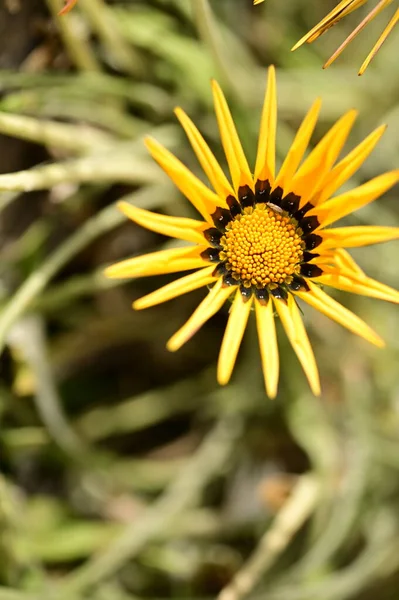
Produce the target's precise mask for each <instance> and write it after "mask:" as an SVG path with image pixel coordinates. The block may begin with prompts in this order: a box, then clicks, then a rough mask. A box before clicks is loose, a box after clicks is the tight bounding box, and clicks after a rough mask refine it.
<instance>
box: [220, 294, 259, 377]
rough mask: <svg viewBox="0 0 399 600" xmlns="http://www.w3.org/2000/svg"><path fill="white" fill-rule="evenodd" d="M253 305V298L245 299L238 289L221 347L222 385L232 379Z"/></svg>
mask: <svg viewBox="0 0 399 600" xmlns="http://www.w3.org/2000/svg"><path fill="white" fill-rule="evenodd" d="M251 305H252V298H250V299H249V300H247V301H245V300H244V299H243V297H242V295H241V292H240V290H237V292H236V294H235V298H234V301H233V304H232V306H231V309H230V315H229V320H228V322H227V327H226V331H225V334H224V336H223V342H222V346H221V348H220V354H219V360H218V370H217V378H218V382H219V383H220V385H226V384H227V383H228V382H229V381H230V377H231V374H232V372H233V369H234V365H235V362H236V359H237V354H238V350H239V348H240V345H241V341H242V338H243V336H244V332H245V328H246V326H247V323H248V317H249V313H250V311H251Z"/></svg>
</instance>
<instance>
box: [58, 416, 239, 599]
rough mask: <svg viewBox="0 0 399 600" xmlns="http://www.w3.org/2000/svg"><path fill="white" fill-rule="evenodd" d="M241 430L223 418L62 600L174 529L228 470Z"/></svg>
mask: <svg viewBox="0 0 399 600" xmlns="http://www.w3.org/2000/svg"><path fill="white" fill-rule="evenodd" d="M241 430H242V422H241V419H240V418H239V417H237V416H228V417H225V418H222V419H221V420H220V421H219V422H218V423H217V424H216V426H215V427H214V428H213V430H212V431H211V432H210V433H209V434H208V436H207V438H206V439H205V441H204V442H203V443H202V445H201V446H200V448H199V450H198V451H197V452H196V454H194V456H193V457H192V458H191V459H189V460H188V461H187V463H186V464H185V466H184V467H183V468H182V469H181V471H180V472H179V474H178V475H177V477H176V479H175V480H173V481H172V483H171V484H170V486H169V487H168V488H167V490H166V491H165V493H164V494H163V495H162V496H161V497H160V498H159V500H157V501H155V502H154V503H153V504H152V505H151V506H150V507H149V508H148V509H147V511H146V512H145V513H144V514H143V515H142V516H141V518H140V519H139V520H138V521H135V522H134V523H132V524H130V525H129V526H127V528H126V529H125V530H124V532H123V533H122V534H121V535H120V536H119V537H118V538H117V539H116V540H115V541H114V542H113V543H111V544H110V546H109V547H108V548H106V549H105V550H104V551H103V552H102V553H101V554H98V555H97V556H94V557H93V558H92V559H91V560H89V562H88V563H87V564H85V565H84V566H83V567H81V568H78V569H76V570H75V571H74V572H73V573H72V574H71V575H70V576H68V577H66V579H64V583H63V584H62V586H60V588H59V591H58V592H57V597H58V599H59V600H61V599H62V600H67V599H68V598H70V596H71V594H72V595H73V594H77V593H81V592H83V590H85V589H86V588H88V587H90V586H93V585H95V584H97V583H99V582H100V581H102V580H103V579H106V578H108V577H110V576H111V575H113V574H114V573H115V572H116V571H118V570H119V569H120V568H121V567H122V566H123V565H124V564H125V563H126V562H127V561H129V560H131V559H132V558H134V557H136V556H137V555H138V554H139V552H140V551H141V550H142V549H143V548H144V547H145V545H146V544H147V543H148V542H150V541H152V540H153V539H155V538H156V537H158V536H159V535H160V534H161V533H162V532H163V531H164V530H165V529H167V528H170V527H171V526H172V525H173V523H174V521H175V520H176V519H178V518H179V516H180V515H181V514H182V512H183V511H184V510H186V509H187V508H190V507H192V506H194V505H195V504H196V503H197V502H198V499H199V497H200V495H201V492H202V490H203V488H204V487H205V485H206V484H207V483H208V482H209V481H210V480H212V479H213V478H214V477H215V476H216V475H218V474H219V473H221V472H222V471H223V469H224V468H225V466H226V463H227V462H228V460H229V459H230V457H231V455H232V453H233V452H234V448H235V446H236V444H237V442H238V439H239V437H240V434H241Z"/></svg>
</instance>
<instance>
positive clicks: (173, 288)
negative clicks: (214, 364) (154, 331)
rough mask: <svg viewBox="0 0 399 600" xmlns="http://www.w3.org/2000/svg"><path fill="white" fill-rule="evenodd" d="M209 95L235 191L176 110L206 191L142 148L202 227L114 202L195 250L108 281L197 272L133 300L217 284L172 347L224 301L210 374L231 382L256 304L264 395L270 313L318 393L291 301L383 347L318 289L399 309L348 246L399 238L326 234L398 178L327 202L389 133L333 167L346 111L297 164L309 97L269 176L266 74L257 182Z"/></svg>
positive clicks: (129, 263)
mask: <svg viewBox="0 0 399 600" xmlns="http://www.w3.org/2000/svg"><path fill="white" fill-rule="evenodd" d="M213 94H214V102H215V110H216V116H217V120H218V124H219V129H220V135H221V139H222V144H223V148H224V151H225V154H226V158H227V162H228V165H229V169H230V174H231V182H232V183H230V181H228V179H227V178H226V176H225V175H224V173H223V171H222V169H221V167H220V166H219V164H218V163H217V161H216V159H215V157H214V155H213V154H212V152H211V150H210V149H209V147H208V146H207V144H206V143H205V141H204V139H203V137H202V136H201V134H200V132H199V131H198V129H197V128H196V127H195V125H194V124H193V123H192V121H191V120H190V119H189V117H188V116H187V115H186V114H185V113H184V112H183V110H182V109H180V108H178V109H176V115H177V117H178V119H179V121H180V123H181V124H182V126H183V128H184V130H185V132H186V134H187V136H188V138H189V140H190V142H191V145H192V147H193V149H194V151H195V153H196V155H197V157H198V159H199V162H200V163H201V166H202V168H203V170H204V171H205V174H206V176H207V178H208V179H209V181H210V183H211V185H212V188H213V190H212V189H210V188H209V187H207V186H206V185H204V183H202V182H201V181H200V180H199V179H198V178H197V177H195V176H194V175H193V174H192V173H191V172H190V171H189V170H188V169H187V168H186V167H185V166H184V165H183V164H182V163H181V162H180V161H179V160H178V159H177V158H176V157H175V156H173V155H172V154H171V153H170V152H169V151H168V150H166V149H165V148H164V147H162V146H161V145H160V144H158V143H157V142H156V141H155V140H153V139H147V142H146V143H147V146H148V148H149V150H150V152H151V154H152V156H153V157H154V159H155V160H156V161H157V162H158V163H159V164H160V166H161V167H162V168H163V169H164V170H165V171H166V173H167V174H168V175H169V177H170V178H171V179H172V180H173V181H174V183H175V184H176V185H177V187H178V188H179V189H180V191H181V192H182V193H183V194H184V195H185V196H186V197H187V198H188V200H189V201H190V202H191V203H192V204H193V206H194V207H195V209H196V210H197V211H198V212H199V213H200V214H201V216H202V220H194V219H190V218H178V217H172V216H167V215H159V214H155V213H152V212H149V211H146V210H143V209H140V208H136V207H134V206H132V205H130V204H128V203H126V202H121V203H120V209H121V210H122V211H123V212H124V213H125V214H126V215H127V216H128V217H130V218H131V219H132V220H133V221H134V222H135V223H138V224H139V225H142V226H143V227H146V228H147V229H150V230H152V231H155V232H158V233H161V234H164V235H167V236H171V237H173V238H177V239H179V240H184V241H186V242H190V244H191V245H189V246H185V247H179V248H173V249H168V250H161V251H160V252H154V253H152V254H148V255H146V256H139V257H135V258H131V259H128V260H124V261H122V262H120V263H118V264H116V265H113V266H111V267H109V268H108V269H107V270H106V275H107V276H108V277H117V278H123V277H138V276H147V275H159V274H164V273H174V272H177V271H188V270H191V271H193V272H192V273H190V274H189V275H186V276H184V277H182V278H180V279H178V280H176V281H173V282H172V283H169V284H168V285H166V286H164V287H162V288H160V289H158V290H156V291H155V292H153V293H151V294H149V295H147V296H144V297H143V298H140V299H139V300H137V301H136V302H135V303H134V304H133V306H134V308H136V309H143V308H148V307H150V306H154V305H156V304H159V303H161V302H165V301H166V300H170V299H171V298H175V297H176V296H179V295H180V294H185V293H186V292H190V291H191V290H194V289H197V288H200V287H205V286H212V287H211V289H210V291H209V293H208V294H207V295H206V297H205V298H204V300H203V301H202V302H201V303H200V304H199V306H198V308H197V309H196V310H195V311H194V313H193V314H192V316H191V317H190V318H189V320H188V321H187V322H186V323H185V325H183V327H182V328H181V329H180V330H179V331H178V332H177V333H175V334H174V335H173V336H172V338H171V339H170V340H169V342H168V344H167V347H168V348H169V350H172V351H174V350H178V349H179V348H180V347H181V346H182V345H183V344H184V343H185V342H187V341H188V340H189V339H190V338H191V337H192V336H193V335H194V334H195V333H196V331H198V329H199V328H200V327H201V326H202V325H203V324H204V323H205V322H206V321H207V320H208V319H210V318H211V317H212V316H213V315H214V314H215V313H216V312H217V311H218V310H219V309H220V308H221V307H222V306H223V304H224V303H225V302H226V300H227V299H229V298H230V299H231V300H232V307H231V310H230V316H229V319H228V323H227V327H226V331H225V334H224V338H223V342H222V346H221V351H220V356H219V362H218V369H217V377H218V381H219V383H221V384H226V383H227V382H228V381H229V379H230V376H231V373H232V370H233V367H234V363H235V361H236V356H237V353H238V349H239V346H240V343H241V340H242V337H243V334H244V330H245V327H246V324H247V321H248V318H249V316H250V312H251V309H252V308H254V309H255V316H256V323H257V329H258V335H259V344H260V352H261V357H262V364H263V371H264V377H265V384H266V390H267V393H268V395H269V396H270V397H274V396H275V395H276V393H277V382H278V376H279V357H278V349H277V342H276V331H275V321H274V317H275V311H276V313H277V315H278V316H279V317H280V320H281V322H282V325H283V327H284V329H285V331H286V333H287V336H288V338H289V339H290V342H291V344H292V346H293V348H294V350H295V352H296V354H297V356H298V359H299V361H300V362H301V364H302V367H303V369H304V371H305V373H306V375H307V377H308V380H309V383H310V386H311V388H312V390H313V392H314V393H315V394H319V393H320V383H319V375H318V371H317V366H316V362H315V359H314V355H313V352H312V348H311V346H310V343H309V340H308V336H307V334H306V331H305V328H304V325H303V323H302V319H301V315H300V310H299V308H298V305H297V302H298V300H303V301H305V302H307V303H308V304H310V305H311V306H312V307H314V308H316V309H317V310H319V311H320V312H322V313H324V314H325V315H327V316H328V317H331V318H332V319H334V320H335V321H337V322H338V323H340V324H341V325H343V326H344V327H347V328H348V329H350V330H351V331H352V332H354V333H357V334H358V335H360V336H362V337H363V338H365V339H366V340H368V341H369V342H371V343H373V344H375V345H376V346H380V347H382V346H383V345H384V343H383V341H382V340H381V338H380V337H379V336H378V335H377V334H376V333H374V332H373V331H372V330H371V329H370V327H369V326H368V325H366V323H364V322H363V321H362V320H361V319H359V317H357V316H356V315H354V314H353V313H352V312H350V311H349V310H347V309H346V308H344V307H343V306H342V305H341V304H339V303H338V302H337V301H335V300H333V299H332V298H330V296H328V295H327V294H326V293H325V292H324V291H323V289H322V287H321V285H328V286H332V287H335V288H338V289H341V290H347V291H350V292H354V293H357V294H362V295H365V296H372V297H374V298H380V299H383V300H389V301H391V302H397V303H398V302H399V293H398V292H396V291H395V290H393V289H392V288H389V287H388V286H386V285H383V284H381V283H379V282H377V281H375V280H373V279H370V278H369V277H367V276H366V275H365V274H364V273H363V271H362V270H361V269H360V267H359V266H358V265H357V264H356V263H355V262H354V260H353V259H352V258H351V257H350V255H349V254H348V252H347V251H346V250H345V249H344V248H349V247H357V246H365V245H367V244H375V243H378V242H383V241H387V240H392V239H395V238H399V229H398V228H394V227H367V226H362V227H340V228H334V229H329V228H327V226H328V225H331V224H332V223H335V222H336V221H337V220H338V219H340V218H341V217H345V216H346V215H348V214H350V213H351V212H352V211H354V210H356V209H358V208H361V207H362V206H365V205H366V204H368V203H369V202H372V201H373V200H375V199H376V198H378V197H379V196H380V195H381V194H383V193H384V192H386V191H387V190H388V189H389V188H391V187H392V186H393V185H394V184H395V183H397V182H398V181H399V170H396V171H391V172H389V173H385V174H384V175H380V176H379V177H376V178H375V179H372V180H371V181H369V182H368V183H365V184H363V185H361V186H360V187H357V188H355V189H353V190H350V191H346V192H344V193H342V194H340V195H338V196H335V197H333V198H331V196H332V195H333V194H334V193H335V192H336V190H338V188H340V187H341V186H342V184H343V183H344V182H345V181H347V180H348V179H349V178H350V177H351V176H352V174H353V173H354V172H355V171H356V170H357V169H358V168H359V167H360V166H361V164H362V163H363V162H364V160H365V159H366V158H367V156H368V155H369V154H370V152H371V151H372V150H373V148H374V146H375V145H376V144H377V142H378V140H379V138H380V137H381V135H382V133H383V132H384V127H379V128H378V129H376V130H375V131H374V132H372V133H371V134H370V135H369V136H368V137H367V138H366V139H365V140H364V141H363V142H362V143H361V144H359V145H358V146H357V147H356V148H354V150H352V151H351V152H350V153H349V154H348V155H347V156H346V157H345V158H343V159H341V160H340V161H339V162H337V159H338V156H339V154H340V152H341V150H342V148H343V146H344V144H345V142H346V139H347V137H348V135H349V133H350V130H351V127H352V125H353V122H354V120H355V118H356V112H355V111H353V110H351V111H349V112H348V113H346V114H345V115H344V116H343V117H341V118H340V119H339V121H338V122H337V123H336V124H335V125H334V126H333V127H332V128H331V129H330V131H328V133H326V135H325V136H324V137H323V138H322V140H321V141H320V142H319V143H318V144H317V145H316V147H315V148H314V149H313V150H312V151H311V152H310V153H309V155H308V156H307V157H306V158H304V156H305V152H306V149H307V146H308V144H309V140H310V137H311V135H312V132H313V130H314V128H315V125H316V122H317V118H318V113H319V110H320V101H319V100H316V102H315V103H314V104H313V106H312V107H311V108H310V110H309V112H308V114H307V115H306V117H305V119H304V121H303V123H302V124H301V126H300V128H299V130H298V133H297V135H296V137H295V139H294V141H293V143H292V146H291V148H290V150H289V152H288V154H287V156H286V158H285V160H284V162H283V164H282V166H281V169H280V171H279V172H278V174H277V176H276V175H275V139H276V121H277V107H276V82H275V71H274V68H273V67H271V68H270V70H269V79H268V87H267V93H266V97H265V103H264V108H263V114H262V119H261V126H260V135H259V144H258V153H257V159H256V165H255V171H254V174H252V172H251V170H250V168H249V165H248V163H247V160H246V158H245V155H244V152H243V149H242V147H241V144H240V141H239V138H238V135H237V131H236V129H235V126H234V123H233V119H232V117H231V114H230V111H229V108H228V106H227V103H226V100H225V98H224V96H223V93H222V91H221V89H220V87H219V86H218V84H217V83H216V82H213Z"/></svg>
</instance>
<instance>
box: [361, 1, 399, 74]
mask: <svg viewBox="0 0 399 600" xmlns="http://www.w3.org/2000/svg"><path fill="white" fill-rule="evenodd" d="M398 22H399V8H398V9H397V10H396V12H395V14H394V15H393V17H392V19H391V20H390V21H389V23H388V25H387V26H386V28H385V29H384V31H383V32H382V34H381V35H380V37H379V38H378V40H377V43H376V44H375V46H374V47H373V49H372V50H371V52H370V54H369V55H368V56H367V58H366V60H365V61H364V63H363V64H362V66H361V67H360V69H359V75H363V73H364V72H365V70H366V69H367V67H368V66H369V64H370V63H371V61H372V60H373V58H374V57H375V55H376V54H377V52H378V51H379V50H380V48H381V46H382V44H383V43H384V42H385V40H386V39H387V37H388V36H389V34H390V33H391V31H392V29H393V28H394V27H395V25H396V24H397V23H398Z"/></svg>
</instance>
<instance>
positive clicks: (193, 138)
mask: <svg viewBox="0 0 399 600" xmlns="http://www.w3.org/2000/svg"><path fill="white" fill-rule="evenodd" d="M175 113H176V116H177V118H178V119H179V121H180V123H181V125H182V127H183V129H184V131H185V132H186V134H187V137H188V139H189V141H190V144H191V146H192V147H193V150H194V152H195V154H196V155H197V158H198V160H199V162H200V163H201V166H202V168H203V169H204V172H205V174H206V176H207V177H208V179H209V181H210V182H211V185H212V186H213V188H214V190H215V192H216V193H217V195H218V196H219V197H220V198H221V199H222V200H225V199H226V198H227V196H229V195H230V194H234V191H233V188H232V187H231V185H230V183H229V182H228V180H227V178H226V176H225V174H224V173H223V171H222V168H221V167H220V165H219V163H218V162H217V160H216V158H215V157H214V155H213V154H212V152H211V151H210V149H209V146H208V144H207V143H206V142H205V140H204V138H203V137H202V135H201V134H200V132H199V131H198V129H197V128H196V126H195V125H194V123H193V122H192V121H191V119H190V118H189V117H188V116H187V115H186V113H185V112H184V111H183V110H182V109H181V108H176V110H175Z"/></svg>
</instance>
